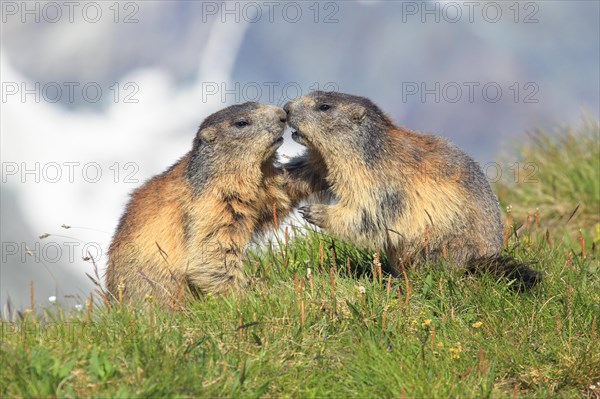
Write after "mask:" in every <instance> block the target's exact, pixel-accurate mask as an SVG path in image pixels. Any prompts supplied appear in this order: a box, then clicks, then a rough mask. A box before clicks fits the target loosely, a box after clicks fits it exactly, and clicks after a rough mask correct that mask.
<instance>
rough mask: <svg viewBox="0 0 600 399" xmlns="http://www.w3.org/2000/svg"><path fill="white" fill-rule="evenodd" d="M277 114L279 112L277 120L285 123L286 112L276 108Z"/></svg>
mask: <svg viewBox="0 0 600 399" xmlns="http://www.w3.org/2000/svg"><path fill="white" fill-rule="evenodd" d="M278 111H279V112H278V114H279V121H280V122H283V123H286V122H287V112H283V111H282V110H281V109H279V110H278Z"/></svg>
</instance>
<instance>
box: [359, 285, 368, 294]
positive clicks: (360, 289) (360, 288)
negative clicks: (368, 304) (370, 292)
mask: <svg viewBox="0 0 600 399" xmlns="http://www.w3.org/2000/svg"><path fill="white" fill-rule="evenodd" d="M358 292H360V293H361V294H364V293H365V292H367V290H366V289H365V287H363V286H362V285H359V286H358Z"/></svg>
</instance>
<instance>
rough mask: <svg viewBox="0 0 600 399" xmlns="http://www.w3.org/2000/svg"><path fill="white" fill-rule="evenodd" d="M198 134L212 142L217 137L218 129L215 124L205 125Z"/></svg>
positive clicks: (204, 139)
mask: <svg viewBox="0 0 600 399" xmlns="http://www.w3.org/2000/svg"><path fill="white" fill-rule="evenodd" d="M198 135H199V136H200V138H201V139H202V141H205V142H207V143H212V142H213V141H215V139H216V138H217V129H215V127H214V126H209V127H205V128H204V129H202V130H200V131H199V132H198Z"/></svg>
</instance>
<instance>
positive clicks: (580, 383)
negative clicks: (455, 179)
mask: <svg viewBox="0 0 600 399" xmlns="http://www.w3.org/2000/svg"><path fill="white" fill-rule="evenodd" d="M556 168H557V169H556V170H560V168H559V167H558V166H556ZM565 168H567V166H565ZM565 170H566V169H565ZM585 173H595V172H594V171H591V172H589V171H588V172H585ZM581 180H582V181H589V179H588V178H587V177H582V178H581ZM596 183H597V182H596ZM596 183H594V182H592V184H596ZM586 187H587V186H586ZM586 190H587V189H586ZM531 195H532V196H534V195H535V194H531ZM561 195H562V194H561ZM513 198H517V197H516V194H515V197H513ZM522 198H529V197H527V196H526V197H522ZM532 198H534V197H532ZM572 198H576V194H572V195H571V194H570V196H569V197H568V198H567V199H565V201H570V200H571V199H572ZM581 198H583V197H581ZM519 200H521V199H519ZM523 201H525V200H524V199H523ZM586 201H587V200H586ZM524 203H525V202H524ZM512 204H513V209H514V210H515V212H514V215H513V217H514V219H513V220H514V221H515V222H516V223H518V224H522V223H521V222H522V219H519V217H515V215H517V212H516V210H517V209H520V208H519V207H520V204H519V203H518V202H516V200H515V201H513V202H512ZM540 204H541V202H540ZM585 204H586V205H587V202H586V203H585ZM535 205H536V203H535V202H531V203H530V202H526V203H525V205H524V206H525V208H524V209H528V207H530V206H535ZM582 220H583V219H582ZM571 222H573V220H572V221H571ZM541 223H542V224H541V226H539V228H536V227H535V225H534V224H533V223H532V225H531V226H529V228H527V226H523V227H521V229H519V230H518V234H517V235H518V238H517V237H516V236H515V235H514V234H512V235H511V236H510V237H509V238H508V240H507V242H506V249H505V252H506V253H510V254H511V255H514V256H516V257H517V258H519V259H522V260H526V261H534V262H536V264H535V267H536V268H537V269H540V270H543V272H544V281H543V283H542V284H541V285H540V286H539V287H537V288H535V289H534V290H532V291H531V292H527V293H522V294H519V293H515V292H514V291H512V290H511V289H510V288H509V287H508V284H507V282H505V281H496V280H495V279H494V278H492V277H491V276H488V275H484V276H472V275H466V274H465V273H463V272H462V271H460V270H456V269H453V268H450V267H446V265H444V264H443V263H439V264H430V265H427V266H423V267H419V268H417V269H413V270H408V271H407V277H408V279H407V280H405V279H404V278H401V279H393V278H392V279H390V278H389V277H388V276H386V275H385V273H384V274H383V276H381V277H380V276H379V275H378V273H375V275H376V277H375V278H374V277H373V276H374V273H373V270H377V268H375V269H374V266H373V265H374V263H376V262H374V254H373V251H369V250H365V249H358V248H355V247H353V246H352V245H350V244H348V243H343V242H339V241H337V240H335V241H334V240H333V239H332V238H331V237H329V236H327V235H325V234H322V233H317V232H314V231H311V230H304V229H300V228H292V229H291V230H292V231H290V233H291V234H290V236H291V237H293V239H290V240H289V243H286V241H287V240H286V239H285V238H283V237H277V238H276V240H275V242H273V243H271V244H267V245H263V246H262V247H261V248H260V249H257V250H255V251H249V254H248V262H247V268H248V272H249V273H250V274H251V275H252V276H253V282H252V285H251V287H250V288H249V290H248V292H247V293H245V294H244V295H234V294H231V295H226V296H218V297H214V296H208V297H205V298H202V299H201V300H198V301H196V302H195V303H193V304H192V305H191V307H190V308H189V309H186V310H184V311H179V312H163V311H160V310H158V309H156V308H154V306H153V305H152V303H147V304H145V305H144V306H143V307H141V308H137V309H131V308H126V307H121V306H118V305H117V306H112V307H107V306H105V305H104V304H103V303H102V301H101V300H100V299H99V298H95V299H94V305H93V306H90V307H88V309H87V310H85V309H84V310H83V311H81V312H79V313H78V312H70V313H68V312H63V311H62V310H61V309H57V308H49V309H45V310H43V311H39V310H37V311H36V312H29V313H27V314H26V315H25V316H24V318H23V319H20V320H18V321H15V322H3V323H2V331H1V333H2V335H1V340H0V354H1V356H2V357H1V360H0V362H1V363H0V395H2V396H6V397H79V396H94V397H127V398H130V397H148V396H153V397H191V396H194V397H198V396H199V397H232V398H237V397H242V398H255V397H293V398H305V397H308V398H311V397H318V398H321V397H338V398H347V397H360V398H367V397H395V398H403V397H406V398H414V397H418V398H447V397H454V398H473V397H485V398H488V397H490V398H500V397H513V396H514V395H515V394H516V397H539V398H546V397H556V398H580V397H589V398H592V397H598V395H600V339H599V337H598V334H599V332H598V330H599V329H600V327H599V325H598V324H599V320H598V319H599V318H600V317H599V316H600V278H599V277H598V276H599V273H600V267H599V262H598V258H597V254H596V253H595V252H592V249H591V246H592V242H591V240H586V241H585V243H584V246H585V247H584V249H585V254H586V256H585V257H582V256H581V254H580V249H575V250H574V249H572V248H573V245H572V243H571V242H563V241H561V240H558V239H555V240H551V242H550V243H549V242H548V241H547V239H546V234H545V229H546V224H545V223H549V219H542V222H541ZM580 226H581V227H587V226H585V225H580ZM332 242H334V243H335V258H336V261H335V267H334V264H333V260H332V255H333V250H332V246H331V243H332ZM321 254H322V255H321ZM348 259H349V266H350V267H349V268H348V267H347V266H348V264H347V260H348ZM382 261H383V262H385V260H382ZM309 268H310V269H311V272H310V275H311V278H308V277H307V274H308V269H309ZM311 281H312V284H311ZM388 282H389V288H388ZM302 309H304V312H302Z"/></svg>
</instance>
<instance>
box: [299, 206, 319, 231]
mask: <svg viewBox="0 0 600 399" xmlns="http://www.w3.org/2000/svg"><path fill="white" fill-rule="evenodd" d="M298 212H300V214H301V215H302V217H303V218H304V220H306V221H307V222H308V223H310V224H314V225H315V226H317V227H320V228H325V206H323V205H319V204H313V205H306V206H303V207H300V208H299V209H298Z"/></svg>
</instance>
